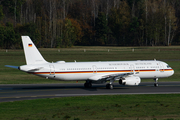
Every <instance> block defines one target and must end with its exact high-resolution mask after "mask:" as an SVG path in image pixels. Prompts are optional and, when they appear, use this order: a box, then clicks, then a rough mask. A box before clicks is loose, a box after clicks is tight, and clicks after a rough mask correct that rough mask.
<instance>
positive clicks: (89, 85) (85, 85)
mask: <svg viewBox="0 0 180 120" xmlns="http://www.w3.org/2000/svg"><path fill="white" fill-rule="evenodd" d="M84 87H85V88H91V87H92V84H91V83H84Z"/></svg>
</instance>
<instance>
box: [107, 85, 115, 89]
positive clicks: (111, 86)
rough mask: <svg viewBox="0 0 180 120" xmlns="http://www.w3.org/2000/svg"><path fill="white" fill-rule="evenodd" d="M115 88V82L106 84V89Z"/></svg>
mask: <svg viewBox="0 0 180 120" xmlns="http://www.w3.org/2000/svg"><path fill="white" fill-rule="evenodd" d="M113 88H114V86H113V84H107V85H106V89H113Z"/></svg>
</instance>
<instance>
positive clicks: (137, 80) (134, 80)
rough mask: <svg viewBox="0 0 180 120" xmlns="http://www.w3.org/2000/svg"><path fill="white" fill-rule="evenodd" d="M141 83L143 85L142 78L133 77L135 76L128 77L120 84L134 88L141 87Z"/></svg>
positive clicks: (120, 81) (121, 80)
mask: <svg viewBox="0 0 180 120" xmlns="http://www.w3.org/2000/svg"><path fill="white" fill-rule="evenodd" d="M140 83H141V78H140V77H138V76H133V75H131V76H127V77H125V78H123V79H120V80H119V84H122V85H130V86H133V85H139V84H140Z"/></svg>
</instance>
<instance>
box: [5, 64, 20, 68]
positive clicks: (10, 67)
mask: <svg viewBox="0 0 180 120" xmlns="http://www.w3.org/2000/svg"><path fill="white" fill-rule="evenodd" d="M5 66H6V67H10V68H14V69H19V66H12V65H5Z"/></svg>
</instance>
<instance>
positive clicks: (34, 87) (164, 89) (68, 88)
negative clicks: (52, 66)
mask: <svg viewBox="0 0 180 120" xmlns="http://www.w3.org/2000/svg"><path fill="white" fill-rule="evenodd" d="M105 86H106V84H97V85H96V84H93V87H92V88H84V84H82V83H75V84H23V85H0V102H9V101H18V100H31V99H39V98H55V97H69V96H87V95H122V94H180V82H159V87H154V86H153V82H152V83H141V84H140V85H139V86H122V85H119V84H118V83H114V89H113V90H110V89H106V88H105Z"/></svg>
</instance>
